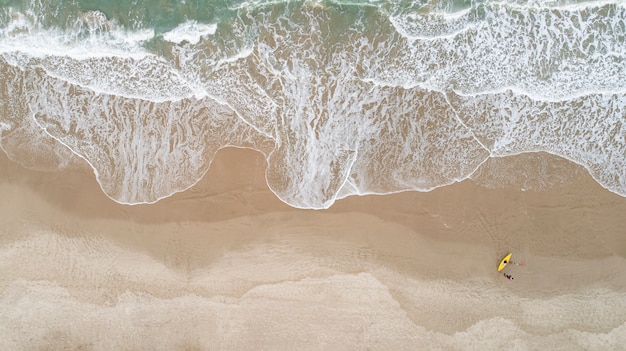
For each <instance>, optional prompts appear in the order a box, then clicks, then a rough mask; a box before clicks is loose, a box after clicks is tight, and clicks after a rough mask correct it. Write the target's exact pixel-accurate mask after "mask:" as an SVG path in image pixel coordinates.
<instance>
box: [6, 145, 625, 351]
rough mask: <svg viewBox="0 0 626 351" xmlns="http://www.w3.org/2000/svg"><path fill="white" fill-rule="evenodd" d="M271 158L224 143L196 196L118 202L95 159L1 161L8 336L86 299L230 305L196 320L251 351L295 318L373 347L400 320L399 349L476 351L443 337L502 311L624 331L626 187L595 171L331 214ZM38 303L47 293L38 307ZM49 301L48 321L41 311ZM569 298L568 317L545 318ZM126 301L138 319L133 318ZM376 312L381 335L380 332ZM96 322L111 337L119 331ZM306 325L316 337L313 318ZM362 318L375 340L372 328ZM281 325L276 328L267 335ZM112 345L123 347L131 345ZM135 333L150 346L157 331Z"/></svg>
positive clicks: (167, 307)
mask: <svg viewBox="0 0 626 351" xmlns="http://www.w3.org/2000/svg"><path fill="white" fill-rule="evenodd" d="M264 170H265V160H264V159H263V157H262V155H261V154H260V153H257V152H254V151H252V150H245V149H224V150H222V151H220V152H219V153H218V155H217V156H216V159H215V160H214V163H213V166H212V167H211V169H210V170H209V172H208V173H207V174H206V175H205V177H204V178H203V179H202V180H201V181H200V182H198V184H196V186H195V187H193V188H191V189H189V190H188V191H187V192H184V193H178V194H175V195H174V196H172V197H169V198H167V199H164V200H162V201H160V202H158V203H156V204H153V205H134V206H128V205H120V204H117V203H115V202H113V201H112V200H110V199H109V198H108V197H106V195H104V194H103V193H102V191H101V190H100V188H99V186H98V184H97V182H96V181H95V178H94V176H93V174H90V173H89V172H86V170H85V169H73V170H65V171H63V172H57V173H42V172H35V171H29V170H25V169H23V168H21V167H20V166H18V165H16V164H14V163H12V162H10V161H8V160H7V159H6V157H5V156H3V158H2V159H0V192H2V194H3V196H2V198H3V200H2V201H0V205H1V206H0V207H1V208H2V216H1V217H0V220H1V223H2V228H3V235H2V237H3V239H1V240H0V256H2V257H3V258H4V259H3V263H2V267H0V268H1V269H2V270H3V271H4V272H8V273H7V274H6V275H5V278H4V279H3V280H2V282H1V283H0V284H1V285H0V305H3V308H4V309H5V310H6V311H10V313H9V314H8V315H5V316H4V317H0V318H1V319H4V321H3V324H5V325H12V327H9V329H6V330H5V331H4V332H3V331H0V339H5V340H20V341H21V342H23V344H21V345H22V346H23V347H27V346H28V345H30V346H28V347H32V346H33V344H32V343H30V344H29V341H28V336H29V334H31V335H30V336H31V337H32V335H35V334H36V335H39V334H37V333H36V332H35V331H36V330H35V329H32V328H34V327H26V325H28V323H31V322H33V321H35V319H36V318H41V320H42V321H46V320H48V319H47V318H60V319H64V318H66V317H67V318H70V317H71V318H73V319H76V318H78V319H80V317H78V315H77V316H74V313H78V312H72V311H73V310H74V309H76V311H83V312H85V311H87V312H85V313H86V315H89V314H90V313H92V314H95V316H103V315H107V316H109V317H107V318H112V319H113V320H117V321H118V322H121V323H130V321H131V320H136V319H141V318H146V317H145V316H144V317H142V316H143V315H142V314H136V313H139V312H137V311H140V310H146V311H152V312H150V315H152V316H153V317H151V318H156V319H157V320H160V319H161V318H166V317H165V316H166V315H170V316H174V318H177V319H178V318H183V315H184V314H182V312H175V311H181V310H182V311H185V313H192V314H193V313H195V314H200V315H202V316H204V317H201V316H200V315H198V318H200V320H201V321H204V322H206V323H209V322H207V319H206V318H209V317H207V316H209V315H210V316H218V317H219V316H221V317H220V318H225V320H227V321H228V323H227V325H224V326H222V327H221V328H222V329H220V328H218V327H217V326H216V325H215V323H218V324H219V323H220V322H218V321H219V319H220V318H218V319H217V320H213V319H211V318H213V317H210V318H209V319H211V321H212V322H210V323H209V324H206V323H205V324H203V323H204V322H202V323H200V324H199V325H201V326H203V327H205V328H208V330H209V334H211V335H214V337H216V338H217V337H221V338H224V337H225V336H224V335H230V337H231V339H229V340H230V342H231V343H233V345H235V346H236V345H239V346H236V347H233V348H242V349H245V348H246V347H247V346H250V345H253V344H254V343H258V342H260V344H261V345H265V346H266V347H269V348H272V345H274V346H276V345H284V344H281V343H280V341H281V340H283V341H285V339H284V338H283V337H281V336H279V335H276V334H275V333H276V332H277V330H279V329H280V328H284V329H285V330H286V332H287V333H289V332H291V333H292V337H293V338H294V339H293V340H295V341H293V342H294V343H295V344H293V345H299V346H302V345H308V344H307V343H308V342H311V341H312V340H313V339H312V338H317V337H318V336H314V335H317V334H315V333H313V332H314V331H315V332H316V333H321V334H324V335H327V336H328V337H330V338H331V340H333V342H331V343H330V344H329V345H335V346H337V347H338V348H342V346H341V345H344V346H347V345H355V343H357V344H358V343H359V342H361V345H365V346H367V345H369V346H372V347H373V348H382V347H383V345H385V346H386V344H385V343H384V341H389V340H391V339H390V338H393V335H396V334H394V333H396V332H399V331H402V333H404V334H402V337H399V339H397V342H398V344H396V346H397V347H398V349H404V348H408V347H409V346H415V345H422V346H424V347H428V345H430V344H427V343H424V342H425V341H424V340H427V339H428V340H431V339H432V340H439V341H438V342H444V345H448V346H449V347H450V348H453V349H454V348H455V346H454V345H460V346H459V347H458V348H457V349H462V345H463V344H462V343H461V344H455V343H454V342H452V341H450V342H452V343H451V344H445V342H446V341H445V340H447V339H446V338H451V339H450V340H452V339H454V338H452V337H451V335H455V333H458V332H464V333H466V336H468V337H470V336H471V337H475V338H478V339H480V338H479V335H480V333H481V329H480V328H479V327H477V325H481V323H483V324H485V323H486V324H485V325H486V326H487V327H488V328H487V327H485V328H487V329H489V328H492V327H493V328H500V327H499V326H498V325H500V324H501V322H502V321H504V325H505V327H506V328H509V329H507V330H509V331H510V333H509V334H506V333H505V334H506V335H508V336H507V337H505V341H506V340H508V341H511V340H517V339H519V338H521V339H524V338H526V339H528V340H535V341H536V340H540V339H541V335H544V334H546V333H548V334H549V333H552V335H553V336H554V338H553V339H554V340H562V339H563V338H565V339H564V340H568V339H567V338H571V335H570V334H571V333H576V332H575V331H576V330H579V331H581V333H582V332H583V331H587V332H590V333H592V334H593V333H600V334H593V335H595V336H597V337H600V336H599V335H607V334H606V333H609V334H610V333H612V331H614V332H615V335H616V338H615V340H616V341H615V342H616V343H617V342H619V341H620V339H619V335H620V334H619V331H620V330H622V329H626V324H624V323H623V320H625V319H626V318H622V317H626V312H620V309H619V307H620V306H616V305H615V304H614V303H613V305H612V307H611V305H610V304H608V305H607V304H606V302H607V301H620V299H621V301H626V299H624V297H625V296H626V270H624V269H623V267H624V260H625V258H626V238H624V237H623V235H621V234H622V233H621V232H620V228H624V227H626V223H625V220H624V219H623V216H621V215H620V214H621V213H624V210H626V199H624V198H621V197H619V196H618V195H615V194H613V193H611V192H609V191H608V190H606V189H604V188H602V187H601V186H599V185H598V184H597V183H595V181H593V179H592V178H591V177H590V176H589V175H588V174H583V175H580V176H577V177H575V178H574V179H572V181H571V183H568V184H564V185H563V186H560V187H556V188H553V189H547V190H542V191H519V190H506V189H486V188H484V187H482V186H479V185H477V184H475V183H474V182H473V181H464V182H461V183H458V184H454V185H452V186H448V187H445V188H440V189H436V190H434V191H431V192H428V193H417V192H407V193H399V194H393V195H385V196H353V197H349V198H345V199H342V200H338V201H337V202H336V203H335V205H333V206H332V207H331V208H330V209H327V210H301V209H295V208H291V207H289V206H287V205H286V204H284V203H283V202H281V201H280V200H279V199H277V198H276V197H275V195H274V194H273V193H272V192H271V191H270V190H269V189H268V188H267V186H266V184H265V180H264V177H263V174H264ZM507 252H514V255H513V258H514V260H515V261H518V262H519V260H522V261H524V262H525V263H527V266H526V267H507V268H505V271H506V272H507V273H509V274H512V275H513V276H514V277H515V280H514V281H513V282H509V281H507V280H506V279H504V277H501V274H500V273H497V272H496V269H495V268H496V266H497V262H498V261H499V259H500V258H501V256H503V255H504V254H506V253H507ZM24 299H35V300H37V301H39V302H37V303H35V304H33V305H32V307H25V306H27V305H24V304H25V303H26V302H25V301H26V300H24ZM55 301H56V302H55ZM550 301H552V302H550ZM42 303H48V305H46V306H48V307H47V310H46V309H41V311H49V313H51V317H42V315H41V313H42V312H39V310H38V309H37V308H40V307H41V306H40V304H42ZM603 304H604V305H603ZM72 306H74V307H72ZM158 306H161V307H158ZM176 306H178V307H176ZM193 306H196V308H197V306H202V308H200V310H194V307H193ZM537 306H538V307H537ZM555 306H558V311H560V312H559V313H561V314H563V317H562V319H561V320H554V321H546V320H542V319H541V318H539V319H536V317H537V316H541V315H542V314H544V313H548V312H549V311H551V310H553V309H554V308H557V307H555ZM540 307H541V308H543V310H542V309H541V308H540ZM123 308H126V309H128V308H130V309H131V311H135V312H133V313H135V314H133V313H131V315H124V314H123V313H122V312H121V311H122V310H123ZM607 308H608V310H607ZM578 310H584V311H586V313H585V315H584V316H581V315H579V313H577V311H578ZM88 311H92V312H88ZM98 311H99V312H98ZM106 311H108V312H106ZM158 311H160V312H158ZM202 311H205V312H206V313H208V315H203V314H202V313H203V312H202ZM289 311H292V312H293V311H297V312H294V313H296V314H295V315H289V314H287V313H289ZM316 311H317V312H316ZM546 311H547V312H546ZM623 311H626V308H625V309H623ZM107 313H110V315H109V314H107ZM298 313H301V314H298ZM64 316H66V317H64ZM98 318H99V317H98ZM98 318H96V319H98ZM102 318H104V317H102ZM203 318H204V319H203ZM216 318H217V317H216ZM294 318H295V319H294ZM320 318H322V319H320ZM324 318H326V319H328V321H329V322H328V323H322V320H323V319H324ZM371 318H375V320H376V322H373V323H376V325H377V326H378V327H377V328H378V329H376V331H375V330H373V329H371V328H370V327H368V325H370V324H368V323H371V322H372V319H371ZM593 318H595V320H593ZM620 318H621V319H620ZM98 320H99V322H98V323H104V324H102V325H100V324H99V325H100V327H101V328H103V329H102V330H103V331H102V333H104V334H107V333H109V332H113V331H114V330H116V327H115V326H113V325H108V326H107V325H106V322H105V320H100V319H98ZM587 320H591V321H592V322H587ZM20 321H21V322H20ZM24 323H26V324H24ZM41 323H43V322H41ZM68 323H69V324H71V325H73V327H72V328H73V329H72V330H81V333H84V334H85V335H83V336H77V335H74V334H76V333H73V334H72V337H71V338H70V339H72V340H73V339H76V338H78V339H80V338H85V339H90V338H91V337H93V335H92V336H90V335H91V334H89V333H90V332H89V331H87V330H83V329H84V328H83V329H81V328H80V327H79V326H77V325H75V324H72V323H75V321H73V320H68ZM181 323H182V322H181ZM181 323H174V324H169V327H168V324H167V323H165V324H163V325H160V326H145V325H144V326H138V327H136V328H137V331H138V332H139V333H140V332H141V330H144V331H150V333H157V334H158V333H159V332H164V331H173V330H180V328H181V325H185V323H182V324H181ZM241 323H243V324H244V325H246V326H247V327H246V328H243V329H241V327H238V326H237V325H240V324H241ZM493 323H495V324H493ZM35 324H37V323H35ZM492 324H493V325H492ZM305 325H309V326H311V328H312V331H311V332H310V333H309V332H303V330H302V329H298V328H303V327H304V326H305ZM38 328H39V329H37V330H40V331H41V332H43V331H42V330H46V328H50V327H49V325H46V324H45V323H43V324H41V325H40V326H39V327H38ZM56 328H59V327H56ZM163 328H165V329H163ZM168 328H169V329H168ZM198 328H199V327H198ZM224 328H225V329H224ZM293 328H296V329H295V330H294V329H293ZM368 328H370V329H368ZM476 328H478V329H476ZM96 329H97V328H96ZM189 330H191V331H192V334H193V333H196V332H197V333H200V330H196V329H194V327H191V326H189ZM219 330H228V331H229V332H228V333H227V334H223V332H220V331H219ZM359 330H361V331H360V332H359ZM364 330H365V331H366V332H365V334H366V335H369V337H370V342H367V340H361V341H359V340H360V339H358V338H357V335H359V333H363V331H364ZM394 330H396V331H394ZM398 330H399V331H398ZM489 330H491V329H489ZM563 330H567V331H568V332H566V333H563ZM268 332H271V333H270V334H271V337H270V336H263V335H264V334H266V333H268ZM339 332H342V333H344V334H345V335H347V337H346V339H345V340H343V341H342V339H341V337H340V336H339V334H338V333H339ZM3 333H4V336H3ZM242 333H243V334H242ZM433 333H434V334H433ZM559 333H560V334H559ZM157 334H155V335H157ZM237 334H239V336H237ZM583 334H584V333H583ZM583 334H581V335H582V336H580V337H581V338H583V337H584V335H583ZM81 335H82V334H81ZM193 335H196V334H193ZM197 335H200V334H197ZM585 335H586V334H585ZM611 335H612V334H611ZM396 336H397V335H396ZM509 336H510V338H509ZM187 337H190V336H189V335H187ZM272 337H274V339H272ZM352 337H354V338H356V339H351V338H352ZM7 338H9V339H7ZM41 338H42V337H41V336H39V337H35V340H39V341H41V340H43V339H41ZM377 338H378V339H377ZM416 338H417V339H416ZM424 338H426V339H424ZM429 338H430V339H429ZM157 339H158V338H157ZM548 339H549V338H548ZM548 339H546V340H547V341H546V340H544V341H545V342H546V343H547V342H550V343H551V342H552V341H553V340H552V339H549V340H548ZM129 340H134V339H133V338H132V337H130V339H129ZM376 340H378V341H379V343H377V342H375V341H376ZM524 340H525V339H524ZM541 340H543V339H541ZM581 340H582V339H581ZM611 340H613V339H611ZM114 341H115V342H118V344H110V345H112V346H116V345H117V346H119V345H124V344H123V343H124V342H125V341H124V339H123V338H122V339H117V340H114ZM133 342H134V343H135V344H132V345H135V346H137V345H142V344H141V342H142V339H137V340H136V341H133ZM455 342H458V341H455ZM503 342H504V341H503ZM542 342H543V341H542ZM276 343H278V344H276ZM342 343H343V344H342ZM98 345H100V346H102V345H106V344H102V342H101V343H99V344H98ZM126 345H128V344H126ZM200 345H205V346H204V347H207V345H211V343H200ZM222 345H223V346H224V345H228V344H222ZM377 345H378V346H377ZM432 345H438V344H432ZM450 345H451V346H450ZM503 345H506V343H505V344H503ZM542 345H543V344H542ZM545 345H549V344H545ZM616 345H617V344H616ZM173 347H174V348H175V349H186V348H185V347H182V346H177V345H174V346H173ZM101 348H105V347H101ZM200 348H202V347H200ZM227 348H230V347H227ZM305 348H306V347H305Z"/></svg>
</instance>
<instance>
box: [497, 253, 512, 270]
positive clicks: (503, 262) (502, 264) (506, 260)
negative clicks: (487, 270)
mask: <svg viewBox="0 0 626 351" xmlns="http://www.w3.org/2000/svg"><path fill="white" fill-rule="evenodd" d="M512 255H513V254H511V253H510V254H508V255H506V256H504V258H503V259H502V260H500V265H499V266H498V272H500V271H501V270H503V269H504V267H506V265H507V264H508V263H509V262H510V261H511V256H512Z"/></svg>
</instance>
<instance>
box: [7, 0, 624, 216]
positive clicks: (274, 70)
mask: <svg viewBox="0 0 626 351" xmlns="http://www.w3.org/2000/svg"><path fill="white" fill-rule="evenodd" d="M0 4H1V5H2V6H1V8H2V9H1V10H0V55H2V57H0V74H1V75H2V82H3V84H2V86H0V108H1V110H0V132H1V134H0V145H1V146H2V148H3V150H4V152H5V153H7V155H8V156H9V157H10V158H12V159H13V160H15V161H17V162H19V163H21V164H22V165H24V166H26V167H30V168H35V169H41V170H50V171H54V170H58V169H62V168H64V167H67V166H68V165H70V164H71V163H72V162H76V161H77V160H83V161H86V162H88V163H89V164H90V165H91V166H92V167H93V169H94V172H95V174H96V176H97V178H98V181H99V182H100V184H101V186H102V189H103V191H104V192H105V193H106V194H107V195H108V196H109V197H111V198H112V199H114V200H115V201H118V202H121V203H129V204H136V203H151V202H155V201H158V200H159V199H161V198H164V197H167V196H170V195H171V194H173V193H175V192H178V191H183V190H185V189H187V188H189V187H190V186H192V185H193V184H195V182H197V181H198V180H199V179H200V178H201V177H202V175H203V174H204V173H205V172H206V171H207V169H208V167H209V166H210V162H211V160H212V158H213V155H214V154H215V152H217V150H219V149H220V148H222V147H225V146H237V147H249V148H254V149H257V150H259V151H261V152H262V153H263V154H265V155H266V157H267V160H268V171H267V174H266V177H267V181H268V185H269V187H270V188H271V189H272V190H273V191H274V192H275V193H276V195H277V196H278V197H279V198H280V199H281V200H283V201H284V202H286V203H288V204H290V205H292V206H295V207H302V208H325V207H328V206H331V205H332V203H333V202H334V201H335V200H336V199H338V198H341V197H345V196H350V195H355V194H369V193H378V194H385V193H392V192H399V191H407V190H419V191H428V190H431V189H434V188H436V187H440V186H445V185H448V184H452V183H454V182H457V181H461V180H463V179H467V178H471V177H472V175H473V174H475V172H477V170H480V168H481V165H482V164H483V163H484V162H485V161H487V160H488V159H490V158H494V157H506V156H511V155H516V154H520V153H532V152H548V153H551V154H554V155H558V156H561V157H564V158H566V159H569V160H571V161H573V162H575V163H578V164H581V165H583V166H584V167H586V168H587V170H588V171H589V172H590V174H591V175H592V176H593V177H594V178H595V179H596V180H597V181H598V182H599V183H600V184H601V185H602V186H604V187H606V188H607V189H609V190H611V191H613V192H615V193H618V194H620V195H622V196H626V174H625V173H624V172H623V170H624V169H626V157H625V155H626V123H625V121H626V117H625V114H626V112H625V111H626V98H625V96H624V94H625V92H626V89H625V86H624V83H623V82H624V81H626V46H625V45H624V42H625V37H626V8H625V7H624V3H622V2H611V1H603V2H581V1H570V2H565V1H553V2H546V1H517V2H516V1H396V2H385V1H305V2H279V1H276V2H271V1H212V2H209V1H179V2H174V1H150V2H148V1H134V2H127V1H66V2H57V3H54V4H51V3H49V2H43V1H4V2H1V3H0ZM81 162H82V161H81ZM496 178H498V177H494V179H496Z"/></svg>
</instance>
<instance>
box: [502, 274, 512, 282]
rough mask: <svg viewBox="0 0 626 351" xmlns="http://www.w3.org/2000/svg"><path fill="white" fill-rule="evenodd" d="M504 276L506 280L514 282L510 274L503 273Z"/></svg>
mask: <svg viewBox="0 0 626 351" xmlns="http://www.w3.org/2000/svg"><path fill="white" fill-rule="evenodd" d="M503 274H504V276H505V277H506V279H508V280H513V276H511V275H510V274H506V273H503Z"/></svg>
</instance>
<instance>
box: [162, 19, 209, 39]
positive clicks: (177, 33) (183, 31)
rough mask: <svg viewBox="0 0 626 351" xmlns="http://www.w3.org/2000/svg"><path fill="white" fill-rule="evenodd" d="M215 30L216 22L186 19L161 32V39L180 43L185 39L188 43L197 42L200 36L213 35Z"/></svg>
mask: <svg viewBox="0 0 626 351" xmlns="http://www.w3.org/2000/svg"><path fill="white" fill-rule="evenodd" d="M216 30H217V25H216V24H202V23H198V22H196V21H187V22H185V23H181V24H179V25H178V26H177V27H176V28H174V29H172V30H171V31H169V32H167V33H164V34H163V39H165V40H167V41H169V42H172V43H176V44H181V43H182V42H184V41H186V42H189V43H190V44H198V42H200V39H202V37H205V36H208V35H213V34H215V31H216Z"/></svg>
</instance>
